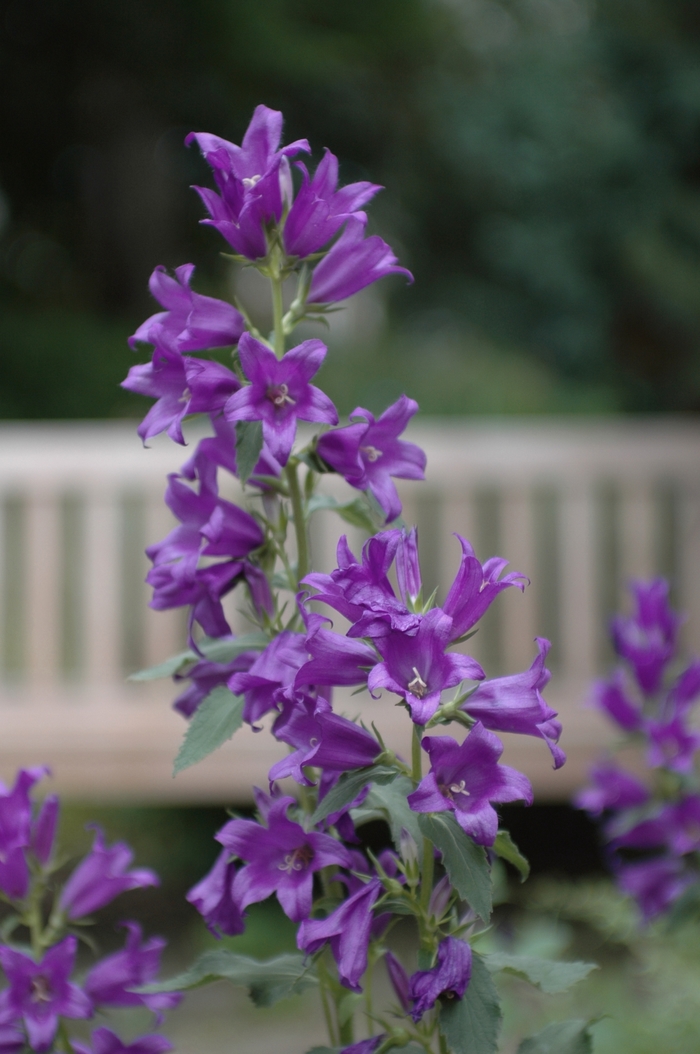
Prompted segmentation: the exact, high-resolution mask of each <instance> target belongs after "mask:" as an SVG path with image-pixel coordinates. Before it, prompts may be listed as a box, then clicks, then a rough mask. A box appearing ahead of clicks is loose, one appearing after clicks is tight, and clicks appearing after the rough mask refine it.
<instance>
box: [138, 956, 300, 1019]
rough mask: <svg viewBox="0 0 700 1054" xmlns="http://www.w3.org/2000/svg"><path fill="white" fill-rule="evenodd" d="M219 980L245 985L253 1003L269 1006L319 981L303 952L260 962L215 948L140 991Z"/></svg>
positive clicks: (178, 989)
mask: <svg viewBox="0 0 700 1054" xmlns="http://www.w3.org/2000/svg"><path fill="white" fill-rule="evenodd" d="M220 980H226V981H231V982H232V983H233V984H235V985H240V986H241V987H243V988H247V989H248V994H249V995H250V998H251V999H252V1000H253V1002H254V1003H255V1005H256V1006H272V1004H273V1003H276V1002H277V1001H278V1000H279V999H286V998H287V997H288V996H290V995H298V994H299V993H300V992H303V991H304V990H305V989H306V988H311V987H313V986H314V985H317V984H318V979H317V977H316V973H315V971H314V968H313V966H311V965H306V956H305V955H302V954H297V953H296V952H292V953H289V954H288V955H278V956H277V957H276V958H274V959H268V960H267V962H259V961H258V960H257V959H251V958H250V957H249V956H248V955H237V954H236V953H235V952H230V951H226V950H225V949H216V950H214V951H208V952H204V954H203V955H200V957H199V958H198V959H197V961H196V962H194V963H193V964H192V966H190V968H189V969H188V970H185V971H184V973H181V974H178V975H177V977H171V978H170V979H169V980H168V981H159V982H158V983H156V984H149V985H146V986H145V987H144V988H141V989H139V991H140V992H142V993H146V994H147V993H153V992H183V991H187V990H188V989H191V988H200V987H201V986H202V985H205V984H211V983H212V982H213V981H220Z"/></svg>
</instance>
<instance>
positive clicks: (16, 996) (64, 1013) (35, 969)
mask: <svg viewBox="0 0 700 1054" xmlns="http://www.w3.org/2000/svg"><path fill="white" fill-rule="evenodd" d="M77 946H78V942H77V940H76V938H75V937H66V938H65V939H64V940H62V941H61V942H60V944H54V946H53V947H52V948H49V950H48V951H47V952H46V953H45V954H44V957H43V958H42V960H41V962H35V960H34V959H32V958H30V957H29V956H28V955H24V954H23V953H22V952H19V951H15V950H14V949H13V948H8V947H7V946H3V947H0V965H2V968H3V970H4V971H5V975H6V977H7V980H8V982H9V988H6V989H5V990H4V991H3V992H1V993H0V1021H2V1022H3V1024H8V1023H9V1022H11V1021H16V1020H18V1019H19V1018H21V1019H22V1020H23V1022H24V1026H25V1028H26V1030H27V1036H28V1037H29V1044H30V1046H31V1047H32V1049H33V1050H35V1051H37V1052H39V1054H40V1052H42V1051H45V1050H49V1048H50V1047H51V1044H52V1043H53V1039H54V1036H55V1035H56V1030H57V1029H58V1021H59V1017H73V1018H75V1017H90V1016H91V1014H92V1004H91V1002H90V1000H89V999H88V997H87V995H86V994H85V992H83V991H81V989H80V988H78V987H77V985H74V984H71V982H70V980H69V978H70V975H71V973H72V972H73V967H74V965H75V953H76V949H77Z"/></svg>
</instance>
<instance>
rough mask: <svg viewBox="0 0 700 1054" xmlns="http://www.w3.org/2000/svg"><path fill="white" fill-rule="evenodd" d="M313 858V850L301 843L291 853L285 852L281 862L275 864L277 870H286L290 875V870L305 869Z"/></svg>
mask: <svg viewBox="0 0 700 1054" xmlns="http://www.w3.org/2000/svg"><path fill="white" fill-rule="evenodd" d="M313 858H314V851H313V849H312V848H311V846H309V845H302V846H300V847H299V848H298V849H295V850H294V852H293V853H287V855H286V856H285V858H284V861H283V863H281V864H278V865H277V870H278V871H286V872H287V874H288V875H291V873H292V871H305V870H306V868H307V867H308V866H309V864H310V863H311V861H312V860H313Z"/></svg>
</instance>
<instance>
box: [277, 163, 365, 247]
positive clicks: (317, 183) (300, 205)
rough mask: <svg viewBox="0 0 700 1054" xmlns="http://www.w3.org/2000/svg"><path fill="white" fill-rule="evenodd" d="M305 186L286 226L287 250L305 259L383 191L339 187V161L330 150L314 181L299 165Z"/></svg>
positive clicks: (361, 185) (359, 185)
mask: <svg viewBox="0 0 700 1054" xmlns="http://www.w3.org/2000/svg"><path fill="white" fill-rule="evenodd" d="M296 168H298V169H299V170H300V171H301V173H302V176H303V179H302V184H301V187H300V188H299V190H298V191H297V194H296V196H295V198H294V202H293V203H292V207H291V208H290V210H289V214H288V216H287V219H286V220H285V223H284V246H285V249H286V250H287V253H288V254H289V256H299V257H302V258H303V257H305V256H309V255H310V254H311V253H315V252H317V251H318V250H319V249H321V248H322V247H323V246H324V245H325V244H326V243H327V242H329V241H330V240H331V238H332V237H333V235H334V234H337V233H338V231H339V230H340V228H341V227H342V225H343V224H344V223H345V221H346V220H347V219H348V217H349V216H351V215H352V214H353V213H355V212H357V210H358V209H360V208H362V206H363V205H366V204H367V202H368V201H369V200H370V199H371V198H373V197H374V195H375V194H376V193H377V191H378V190H381V189H382V188H381V187H379V186H376V185H375V184H374V183H366V182H362V183H350V184H349V185H348V186H346V187H341V189H340V190H338V189H337V186H338V158H337V157H336V156H335V155H334V154H332V153H331V152H330V150H326V152H325V154H324V156H323V160H322V161H321V162H320V164H319V165H318V167H317V169H316V171H315V173H314V176H313V179H311V178H310V177H309V173H308V171H307V168H306V165H305V164H303V162H301V161H298V162H297V163H296Z"/></svg>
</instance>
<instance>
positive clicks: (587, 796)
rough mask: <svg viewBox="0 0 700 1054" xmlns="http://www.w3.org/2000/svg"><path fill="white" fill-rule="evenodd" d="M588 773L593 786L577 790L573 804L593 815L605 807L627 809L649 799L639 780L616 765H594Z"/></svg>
mask: <svg viewBox="0 0 700 1054" xmlns="http://www.w3.org/2000/svg"><path fill="white" fill-rule="evenodd" d="M589 775H590V778H591V781H592V783H593V786H592V787H587V788H586V789H585V790H582V791H579V792H578V794H577V795H576V797H575V798H574V804H575V805H576V807H577V808H578V809H585V810H586V812H589V813H591V815H593V816H600V814H601V813H602V812H604V811H605V810H606V809H629V808H631V807H632V806H634V805H643V804H644V803H645V802H646V801H648V800H649V791H648V790H647V788H646V787H645V786H644V784H643V783H642V782H641V780H638V779H637V778H636V777H635V776H631V775H630V774H629V772H624V771H623V770H622V769H619V768H617V766H616V765H612V764H610V763H607V764H602V765H595V766H594V767H593V768H592V769H591V771H590V773H589Z"/></svg>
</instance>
